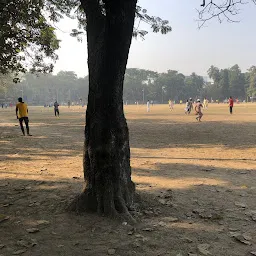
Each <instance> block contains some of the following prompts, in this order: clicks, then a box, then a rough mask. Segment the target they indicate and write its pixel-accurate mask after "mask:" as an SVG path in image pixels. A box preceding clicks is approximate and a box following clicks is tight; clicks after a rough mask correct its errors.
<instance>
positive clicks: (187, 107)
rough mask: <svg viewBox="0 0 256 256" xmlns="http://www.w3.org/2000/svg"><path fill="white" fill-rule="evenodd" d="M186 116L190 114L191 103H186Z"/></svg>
mask: <svg viewBox="0 0 256 256" xmlns="http://www.w3.org/2000/svg"><path fill="white" fill-rule="evenodd" d="M185 114H186V115H187V114H189V101H188V100H187V101H186V106H185Z"/></svg>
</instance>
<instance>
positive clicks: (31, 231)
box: [26, 228, 39, 233]
mask: <svg viewBox="0 0 256 256" xmlns="http://www.w3.org/2000/svg"><path fill="white" fill-rule="evenodd" d="M26 231H27V232H28V233H37V232H39V229H38V228H28V229H26Z"/></svg>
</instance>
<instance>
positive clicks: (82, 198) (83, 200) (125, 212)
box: [67, 189, 136, 224]
mask: <svg viewBox="0 0 256 256" xmlns="http://www.w3.org/2000/svg"><path fill="white" fill-rule="evenodd" d="M127 193H129V194H128V195H127V198H130V197H131V192H128V191H127ZM132 194H135V190H134V191H133V192H132ZM97 198H98V199H97ZM99 198H100V197H99V196H96V195H95V193H92V192H91V191H90V190H89V189H85V190H84V191H83V192H82V193H81V194H79V195H77V196H76V197H75V198H74V199H73V201H72V202H71V203H70V204H69V206H68V207H67V210H68V211H70V212H75V213H76V214H82V213H98V214H99V215H101V216H107V217H110V218H113V219H116V220H120V221H127V222H129V223H131V224H135V223H136V221H135V219H134V218H133V216H132V214H131V213H130V210H132V209H133V207H132V205H129V206H127V203H126V202H125V200H124V198H125V196H124V197H123V196H120V195H119V196H111V195H104V197H103V200H99Z"/></svg>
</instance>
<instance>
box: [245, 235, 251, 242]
mask: <svg viewBox="0 0 256 256" xmlns="http://www.w3.org/2000/svg"><path fill="white" fill-rule="evenodd" d="M243 238H244V239H245V240H247V241H250V240H252V237H251V236H250V235H248V234H243Z"/></svg>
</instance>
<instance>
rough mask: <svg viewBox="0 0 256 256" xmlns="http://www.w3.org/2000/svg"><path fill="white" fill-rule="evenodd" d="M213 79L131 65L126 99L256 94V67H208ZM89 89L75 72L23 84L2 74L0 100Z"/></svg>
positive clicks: (61, 97) (71, 95) (71, 96)
mask: <svg viewBox="0 0 256 256" xmlns="http://www.w3.org/2000/svg"><path fill="white" fill-rule="evenodd" d="M208 76H209V78H210V79H211V82H208V81H205V80H204V78H203V77H202V76H199V75H197V74H196V73H192V74H191V75H189V76H185V75H184V74H182V73H179V72H178V71H176V70H168V71H167V72H164V73H157V72H154V71H151V70H145V69H137V68H129V69H127V70H126V74H125V81H124V94H123V99H124V102H125V103H126V102H127V103H128V104H131V103H132V104H134V103H135V102H139V103H143V102H144V103H145V102H146V101H147V100H150V101H151V100H153V101H155V102H158V103H166V102H167V101H168V99H172V100H175V101H180V100H183V101H184V100H186V99H188V98H190V97H191V98H193V99H196V98H208V99H211V98H212V99H214V100H216V99H218V100H220V101H222V100H224V99H226V98H228V97H229V96H231V95H232V96H233V97H234V98H238V99H240V100H249V99H250V97H256V66H252V67H251V68H249V69H248V71H247V72H245V73H242V72H241V69H240V68H239V66H238V65H234V66H233V67H231V68H226V69H219V68H217V67H215V66H211V67H210V68H209V69H208ZM88 90H89V82H88V77H87V76H86V77H84V78H79V77H78V76H77V75H76V74H75V72H73V71H60V72H59V73H58V74H57V75H53V74H45V75H43V74H40V75H35V74H31V73H27V74H26V75H24V76H23V77H22V78H21V82H20V83H13V81H12V79H11V77H10V76H7V75H0V101H1V102H4V101H5V102H15V101H16V99H17V97H19V96H23V98H24V99H25V100H26V101H28V102H29V103H30V104H33V105H44V104H50V103H52V102H54V101H55V100H58V102H60V103H67V102H68V101H70V102H73V103H75V104H76V103H81V101H82V102H83V103H86V102H87V95H88Z"/></svg>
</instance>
